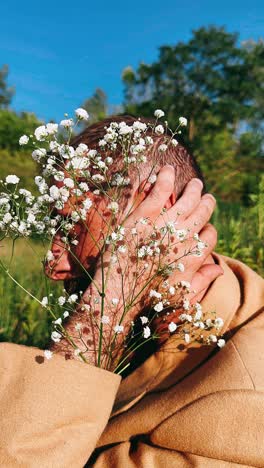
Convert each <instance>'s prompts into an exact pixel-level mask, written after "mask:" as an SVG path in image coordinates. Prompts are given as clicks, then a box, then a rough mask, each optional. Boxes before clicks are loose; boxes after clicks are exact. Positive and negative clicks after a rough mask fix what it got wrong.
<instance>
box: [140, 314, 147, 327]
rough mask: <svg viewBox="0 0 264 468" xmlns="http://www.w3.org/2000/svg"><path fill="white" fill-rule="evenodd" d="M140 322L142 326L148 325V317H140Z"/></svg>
mask: <svg viewBox="0 0 264 468" xmlns="http://www.w3.org/2000/svg"><path fill="white" fill-rule="evenodd" d="M140 320H141V323H142V325H145V324H146V323H148V317H146V316H145V315H142V317H140Z"/></svg>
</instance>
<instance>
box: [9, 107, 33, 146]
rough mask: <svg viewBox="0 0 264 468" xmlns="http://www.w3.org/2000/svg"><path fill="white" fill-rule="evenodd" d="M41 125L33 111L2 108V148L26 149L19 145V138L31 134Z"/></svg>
mask: <svg viewBox="0 0 264 468" xmlns="http://www.w3.org/2000/svg"><path fill="white" fill-rule="evenodd" d="M38 125H40V122H39V121H38V119H37V117H36V116H35V114H33V113H28V112H22V113H21V114H17V113H16V112H13V111H9V110H7V109H0V149H1V148H2V149H7V150H9V151H10V152H13V151H17V150H18V151H21V150H22V151H25V150H24V148H23V147H21V146H20V145H19V142H18V140H19V138H20V137H21V136H22V135H24V134H27V135H30V134H31V133H32V132H33V131H34V130H35V128H36V127H37V126H38Z"/></svg>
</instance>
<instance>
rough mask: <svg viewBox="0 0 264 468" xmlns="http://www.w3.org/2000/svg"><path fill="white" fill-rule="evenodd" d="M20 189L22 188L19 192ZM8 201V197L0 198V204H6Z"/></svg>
mask: <svg viewBox="0 0 264 468" xmlns="http://www.w3.org/2000/svg"><path fill="white" fill-rule="evenodd" d="M21 190H22V189H20V190H19V193H21ZM8 202H9V198H6V197H3V198H0V206H3V205H7V204H8ZM9 206H10V205H9Z"/></svg>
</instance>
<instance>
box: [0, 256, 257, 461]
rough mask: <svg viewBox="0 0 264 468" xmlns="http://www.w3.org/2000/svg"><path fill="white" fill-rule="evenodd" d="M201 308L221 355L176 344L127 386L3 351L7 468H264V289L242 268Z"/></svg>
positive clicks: (93, 372)
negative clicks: (212, 324)
mask: <svg viewBox="0 0 264 468" xmlns="http://www.w3.org/2000/svg"><path fill="white" fill-rule="evenodd" d="M215 261H216V262H218V263H219V264H220V265H221V266H222V268H223V269H224V275H223V276H221V277H220V278H218V279H217V280H216V281H215V282H214V283H213V285H212V286H211V287H210V289H209V291H208V292H207V294H206V296H205V298H204V300H203V301H202V305H203V310H204V311H213V310H214V311H216V314H217V316H220V317H222V318H223V319H224V330H223V331H224V333H225V335H226V337H227V344H226V346H225V347H224V348H223V349H221V350H215V349H212V348H211V347H205V346H201V345H198V344H191V345H190V346H189V347H188V349H187V350H184V351H178V350H177V351H176V349H175V348H174V347H173V337H171V338H170V339H169V340H168V341H167V342H166V343H165V344H164V345H163V347H162V348H161V349H160V350H159V351H158V352H156V353H155V354H153V355H152V356H151V357H150V358H148V359H147V360H146V361H145V362H144V363H143V364H142V365H141V366H140V367H139V368H138V369H136V370H135V371H134V372H132V373H131V374H130V375H129V376H128V377H126V378H125V379H123V380H122V381H121V380H120V378H119V377H118V376H117V375H114V374H112V373H110V372H107V371H104V370H101V369H98V368H95V367H93V366H88V365H85V364H83V363H81V362H80V363H79V362H76V361H65V360H64V359H63V358H62V357H60V356H55V357H54V358H53V359H52V360H50V361H48V362H47V361H45V362H44V360H43V357H42V356H43V352H42V351H40V350H37V349H35V348H26V347H23V346H18V345H14V344H8V343H4V344H1V345H0V371H1V374H0V413H1V433H0V466H1V467H2V466H3V467H17V466H18V467H37V466H38V467H66V468H67V467H73V466H74V467H82V466H84V465H85V464H86V466H87V467H89V466H95V467H96V468H101V467H113V468H116V467H117V468H124V467H125V468H130V467H143V468H152V467H154V468H155V467H162V468H163V467H165V468H166V467H168V468H169V467H180V468H185V467H193V466H195V467H198V468H200V467H202V468H219V467H220V468H221V467H223V468H226V467H228V468H229V467H240V468H241V467H252V466H255V467H263V466H264V314H263V312H264V280H263V279H262V278H260V277H259V276H258V275H257V274H256V273H254V272H253V271H252V270H250V269H249V268H248V267H246V266H245V265H243V264H242V263H240V262H238V261H234V260H231V259H228V258H226V257H221V256H219V255H215Z"/></svg>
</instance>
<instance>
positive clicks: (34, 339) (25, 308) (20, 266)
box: [0, 239, 62, 347]
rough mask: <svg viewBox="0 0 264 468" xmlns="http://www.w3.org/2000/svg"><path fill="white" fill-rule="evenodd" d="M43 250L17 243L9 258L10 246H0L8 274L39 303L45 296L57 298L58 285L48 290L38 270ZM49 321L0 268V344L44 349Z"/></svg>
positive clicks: (41, 310) (38, 247)
mask: <svg viewBox="0 0 264 468" xmlns="http://www.w3.org/2000/svg"><path fill="white" fill-rule="evenodd" d="M46 250H47V249H46V248H45V247H44V246H42V245H41V244H40V243H37V242H33V241H31V242H30V243H28V242H27V241H25V240H23V239H20V240H17V241H16V243H15V248H14V252H13V258H12V246H11V244H10V243H7V242H6V241H5V243H1V245H0V252H1V260H2V261H4V263H5V265H6V267H8V268H9V271H10V273H11V274H12V276H14V277H15V279H16V280H17V281H18V283H20V284H21V285H22V286H23V287H24V288H26V289H28V290H29V291H30V293H31V294H32V295H33V296H36V297H37V298H39V299H41V298H42V297H44V296H46V295H47V293H50V292H51V293H54V294H56V295H57V294H59V291H60V290H61V288H62V285H61V284H58V283H53V284H52V285H50V286H48V289H47V284H48V283H47V282H46V281H45V276H44V274H43V269H42V266H41V257H43V253H44V252H45V251H46ZM50 328H51V318H50V317H49V315H48V313H47V311H46V310H45V309H44V308H42V307H41V306H40V305H39V303H38V302H36V301H34V300H33V299H32V298H31V297H29V296H28V295H26V293H25V292H24V291H23V290H22V289H21V288H20V287H19V286H18V285H17V284H16V283H14V282H13V280H11V279H10V278H9V277H8V276H7V274H6V273H5V272H3V270H2V269H1V268H0V341H11V342H13V343H19V344H25V345H29V346H39V347H45V346H46V345H47V343H48V341H49V336H50Z"/></svg>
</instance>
